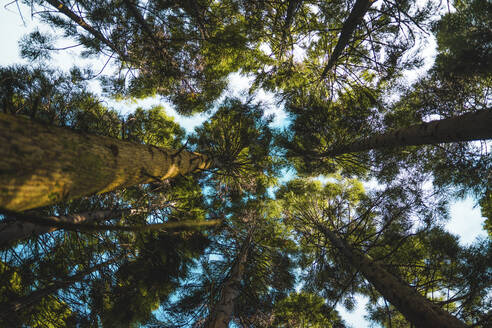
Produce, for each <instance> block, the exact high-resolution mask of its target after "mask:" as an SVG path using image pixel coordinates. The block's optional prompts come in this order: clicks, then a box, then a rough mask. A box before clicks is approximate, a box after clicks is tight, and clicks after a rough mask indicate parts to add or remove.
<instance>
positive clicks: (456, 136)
mask: <svg viewBox="0 0 492 328" xmlns="http://www.w3.org/2000/svg"><path fill="white" fill-rule="evenodd" d="M491 125H492V111H490V110H483V111H478V112H472V113H466V114H463V115H460V116H457V117H451V118H446V119H442V120H435V121H430V122H425V123H421V124H419V125H411V126H409V127H407V128H403V129H398V130H395V131H392V132H386V133H383V134H380V135H376V136H371V137H369V138H366V139H363V140H358V141H354V142H352V143H350V144H346V145H339V146H335V147H334V148H331V149H328V150H327V151H326V152H325V153H323V154H320V156H337V155H343V154H347V153H355V152H363V151H368V150H372V149H379V148H385V147H388V148H391V147H405V146H420V145H432V144H441V143H448V142H463V141H473V140H485V139H492V129H490V126H491Z"/></svg>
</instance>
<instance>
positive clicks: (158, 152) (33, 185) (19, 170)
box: [0, 114, 212, 211]
mask: <svg viewBox="0 0 492 328" xmlns="http://www.w3.org/2000/svg"><path fill="white" fill-rule="evenodd" d="M211 165H212V160H211V159H210V158H208V157H206V156H204V155H201V154H198V153H193V152H188V151H185V150H182V151H176V150H170V149H162V148H157V147H153V146H149V145H142V144H136V143H131V142H126V141H121V140H118V139H114V138H109V137H104V136H97V135H91V134H85V133H78V132H75V131H73V130H70V129H68V128H59V127H54V126H49V125H42V124H39V123H36V122H33V121H31V120H28V119H24V118H20V117H16V116H11V115H6V114H0V208H3V209H6V210H10V211H25V210H29V209H33V208H37V207H41V206H46V205H51V204H55V203H57V202H60V201H65V200H69V199H73V198H78V197H83V196H88V195H92V194H100V193H104V192H108V191H112V190H116V189H120V188H125V187H129V186H133V185H137V184H142V183H149V182H152V181H156V180H165V179H168V178H172V177H175V176H177V175H184V174H188V173H191V172H195V171H199V170H203V169H207V168H210V167H211Z"/></svg>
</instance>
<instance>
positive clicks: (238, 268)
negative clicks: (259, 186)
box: [205, 231, 253, 328]
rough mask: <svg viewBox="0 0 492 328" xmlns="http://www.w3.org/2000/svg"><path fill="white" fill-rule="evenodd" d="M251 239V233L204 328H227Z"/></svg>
mask: <svg viewBox="0 0 492 328" xmlns="http://www.w3.org/2000/svg"><path fill="white" fill-rule="evenodd" d="M252 237H253V233H252V231H250V233H249V234H248V237H247V238H246V240H245V241H244V242H243V245H242V246H241V250H240V251H239V254H238V256H237V258H236V263H234V266H233V267H232V270H231V274H230V277H229V279H227V281H226V282H225V283H224V285H223V287H222V292H221V293H220V300H219V302H218V303H217V304H216V305H215V307H214V308H213V311H212V312H211V313H210V315H209V318H208V321H207V324H206V326H205V327H206V328H227V327H229V322H230V321H231V318H232V314H233V311H234V305H235V302H236V299H237V298H238V297H239V295H240V293H241V291H240V284H241V280H242V279H243V274H244V266H245V264H246V261H247V259H248V250H249V248H250V246H251V240H252Z"/></svg>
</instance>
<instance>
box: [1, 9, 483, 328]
mask: <svg viewBox="0 0 492 328" xmlns="http://www.w3.org/2000/svg"><path fill="white" fill-rule="evenodd" d="M20 9H21V12H22V17H23V19H22V18H21V15H20V14H19V10H18V8H17V6H16V3H11V4H10V5H6V6H3V7H0V31H1V33H0V45H2V51H1V52H0V65H2V66H7V65H13V64H26V63H27V62H26V61H25V60H24V59H22V58H20V56H19V48H18V41H19V40H20V38H21V37H22V36H23V35H24V34H26V33H29V32H30V31H32V30H33V29H36V28H39V29H41V30H45V29H49V27H45V26H39V25H38V24H37V22H36V20H33V19H31V13H30V11H29V8H27V7H25V6H22V7H21V8H20ZM433 47H435V44H432V43H431V44H430V45H429V46H428V47H427V52H428V56H429V57H430V56H432V52H433ZM51 62H52V64H53V68H61V69H65V70H67V69H69V68H70V67H72V66H73V65H75V64H77V65H79V64H80V63H81V60H80V58H78V57H77V55H76V52H75V51H66V52H64V53H63V54H60V55H57V56H55V57H54V59H53V60H52V61H51ZM82 62H83V63H85V64H88V65H92V66H93V67H92V68H93V69H94V71H98V69H97V68H98V67H102V66H103V64H104V63H101V62H98V61H92V62H91V61H82ZM415 76H416V75H415ZM230 81H231V83H230V85H233V86H234V90H230V94H232V95H240V94H241V92H242V91H244V90H247V87H248V85H249V84H250V83H249V81H248V79H246V78H244V77H241V76H239V75H238V74H234V75H232V76H231V80H230ZM256 99H257V100H260V101H262V102H264V103H266V105H267V106H268V108H269V109H268V110H267V114H275V120H274V122H273V125H274V126H282V125H285V119H286V115H285V113H284V112H283V111H281V110H280V109H279V108H278V107H276V106H275V104H274V103H273V101H272V96H271V95H269V94H267V93H265V92H263V91H260V92H259V93H258V95H257V98H256ZM162 104H163V102H162V101H161V100H159V99H157V98H151V99H146V100H144V101H141V102H138V103H135V102H133V103H132V102H128V101H123V102H113V101H109V102H108V105H109V106H111V107H113V108H114V109H117V110H119V111H120V112H121V113H129V112H131V111H133V110H134V109H135V108H136V107H138V106H142V107H143V108H149V107H151V106H152V105H162ZM164 107H165V108H166V111H167V112H168V114H169V115H171V116H175V117H176V121H177V122H178V123H179V124H181V125H182V126H183V127H184V128H185V129H186V130H187V132H191V131H192V130H193V128H194V127H195V126H197V125H200V124H201V123H203V122H204V121H205V120H206V119H207V116H206V115H198V116H193V117H178V116H177V114H176V112H175V111H174V110H172V108H171V106H169V104H164ZM475 203H476V202H475V201H474V200H473V199H471V198H465V199H463V200H457V201H455V202H454V203H453V204H452V205H451V206H450V216H451V219H450V220H449V222H447V224H446V228H447V229H448V231H450V232H451V233H453V234H456V235H458V236H459V238H460V242H461V243H462V244H463V245H470V244H471V243H473V241H474V240H475V239H476V238H487V234H486V232H485V231H484V230H483V228H482V225H483V222H484V220H485V218H483V217H482V216H481V214H480V208H479V207H478V206H475ZM357 302H358V304H357V306H356V309H355V310H354V311H353V312H348V311H346V310H344V309H343V308H342V307H338V308H337V309H338V310H339V311H340V313H341V315H342V317H343V318H344V320H345V321H346V323H347V324H349V325H350V326H352V327H353V328H363V327H369V326H371V323H370V322H368V321H367V320H365V319H364V313H365V309H364V306H365V303H366V301H365V299H364V298H361V297H359V298H357Z"/></svg>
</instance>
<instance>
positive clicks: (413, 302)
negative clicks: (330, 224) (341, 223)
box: [320, 227, 466, 328]
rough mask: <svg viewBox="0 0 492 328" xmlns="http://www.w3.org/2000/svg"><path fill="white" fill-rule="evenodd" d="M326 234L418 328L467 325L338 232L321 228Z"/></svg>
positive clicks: (461, 326)
mask: <svg viewBox="0 0 492 328" xmlns="http://www.w3.org/2000/svg"><path fill="white" fill-rule="evenodd" d="M320 228H321V229H322V231H323V233H324V234H325V236H326V237H327V238H328V239H329V240H330V242H331V243H332V244H333V246H335V247H336V248H337V249H338V250H339V252H340V254H341V255H342V256H343V257H344V258H345V259H346V260H347V261H348V262H349V263H350V264H351V265H352V266H353V267H354V268H356V269H357V270H359V272H360V273H362V275H363V276H364V277H365V278H366V279H367V281H369V282H370V283H371V284H372V285H373V286H374V288H376V290H377V291H378V292H379V293H380V294H381V295H383V297H384V298H385V299H386V300H388V301H389V302H390V303H391V304H393V306H395V308H396V309H398V311H400V312H401V314H403V315H404V316H405V318H406V319H407V320H408V321H409V322H411V323H412V324H413V325H414V326H415V327H419V328H464V327H466V326H465V324H464V323H462V322H461V321H460V320H458V319H457V318H455V317H453V316H452V315H450V314H449V313H448V312H446V311H444V310H442V309H441V308H440V307H439V306H437V305H435V304H433V303H431V302H430V301H429V300H428V299H427V298H425V297H424V296H422V295H420V294H419V293H417V291H415V290H414V289H412V288H411V287H409V286H408V285H407V284H405V283H404V282H403V281H401V280H399V279H398V278H397V277H396V276H394V275H392V274H391V273H389V272H388V271H386V269H384V268H383V266H381V265H380V264H379V263H377V262H375V261H373V260H372V259H371V258H370V257H369V256H367V255H364V254H362V253H360V252H359V251H357V250H355V249H353V248H352V247H350V246H349V245H348V244H347V243H346V242H345V241H343V240H341V239H340V238H338V237H337V235H336V234H335V233H333V232H332V231H330V230H329V229H326V228H325V227H320Z"/></svg>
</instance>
